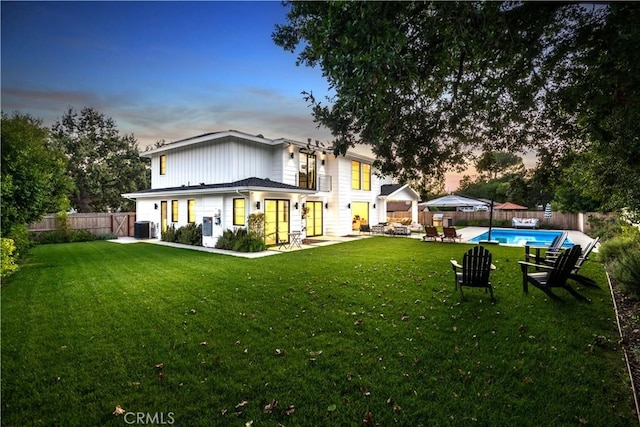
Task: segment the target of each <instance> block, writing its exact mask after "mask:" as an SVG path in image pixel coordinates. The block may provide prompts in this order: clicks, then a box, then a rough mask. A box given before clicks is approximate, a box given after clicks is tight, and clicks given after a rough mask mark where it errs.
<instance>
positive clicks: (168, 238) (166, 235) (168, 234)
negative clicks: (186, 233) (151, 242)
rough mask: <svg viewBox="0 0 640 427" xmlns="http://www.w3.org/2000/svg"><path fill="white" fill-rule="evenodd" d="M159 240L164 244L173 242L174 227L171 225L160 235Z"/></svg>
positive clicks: (174, 236)
mask: <svg viewBox="0 0 640 427" xmlns="http://www.w3.org/2000/svg"><path fill="white" fill-rule="evenodd" d="M160 240H162V241H165V242H175V241H176V227H175V226H174V225H173V224H171V225H170V226H168V227H167V229H166V230H165V231H163V232H162V233H160Z"/></svg>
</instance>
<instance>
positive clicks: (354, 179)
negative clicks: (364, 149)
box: [351, 160, 360, 190]
mask: <svg viewBox="0 0 640 427" xmlns="http://www.w3.org/2000/svg"><path fill="white" fill-rule="evenodd" d="M351 188H353V189H354V190H359V189H360V162H356V161H355V160H354V161H352V162H351Z"/></svg>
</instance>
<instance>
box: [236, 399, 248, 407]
mask: <svg viewBox="0 0 640 427" xmlns="http://www.w3.org/2000/svg"><path fill="white" fill-rule="evenodd" d="M248 404H249V401H248V400H243V401H242V402H240V403H238V404H237V405H236V406H235V408H236V409H238V408H242V407H244V406H247V405H248Z"/></svg>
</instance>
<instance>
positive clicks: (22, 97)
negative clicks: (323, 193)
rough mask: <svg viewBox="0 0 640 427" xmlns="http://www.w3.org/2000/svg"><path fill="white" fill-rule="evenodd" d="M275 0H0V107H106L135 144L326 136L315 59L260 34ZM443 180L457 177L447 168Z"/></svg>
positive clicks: (50, 110) (267, 29)
mask: <svg viewBox="0 0 640 427" xmlns="http://www.w3.org/2000/svg"><path fill="white" fill-rule="evenodd" d="M287 10H288V9H287V8H286V7H284V6H282V5H281V3H280V2H276V1H264V2H242V1H233V2H232V1H229V2H12V1H9V2H7V1H3V2H2V81H1V83H2V111H3V112H5V113H11V112H12V111H20V112H22V113H29V114H31V115H33V116H35V117H39V118H41V119H43V120H44V123H45V125H52V124H53V123H54V122H56V121H57V120H58V119H59V118H60V117H61V116H62V115H63V114H64V113H65V111H66V110H67V109H68V108H69V107H73V108H74V109H76V110H77V111H80V110H81V109H82V108H84V107H93V108H95V109H97V110H98V111H100V112H102V113H104V114H105V115H107V116H109V117H112V118H113V119H114V120H115V121H116V124H117V127H118V130H119V131H120V133H121V134H129V133H133V134H134V135H135V137H136V139H137V140H138V142H139V143H140V146H141V147H144V146H146V145H148V144H152V143H154V142H156V141H159V140H163V139H164V140H166V141H168V142H170V141H175V140H179V139H183V138H187V137H191V136H195V135H199V134H202V133H206V132H214V131H221V130H229V129H235V130H239V131H243V132H247V133H251V134H263V135H264V136H265V137H267V138H279V137H286V138H292V139H296V140H299V141H306V140H307V138H312V139H314V140H316V139H317V140H320V141H330V139H331V135H330V133H329V132H328V131H327V130H326V129H318V128H317V125H316V124H315V123H314V122H313V120H312V117H311V110H310V108H309V107H308V106H307V103H306V102H305V101H304V100H303V99H302V95H301V92H302V91H313V93H314V95H316V97H323V96H325V95H326V93H327V83H326V81H325V80H324V78H323V77H322V72H321V70H320V69H312V68H308V67H305V66H300V67H297V66H296V65H295V63H296V55H295V54H292V53H289V52H286V51H284V50H283V49H282V48H280V47H278V46H276V45H275V43H274V42H273V41H272V40H271V33H272V32H273V31H274V28H275V25H276V24H284V23H285V22H286V13H287ZM447 182H448V183H447V188H448V189H449V190H453V189H455V187H457V177H456V176H454V175H450V176H449V178H448V181H447Z"/></svg>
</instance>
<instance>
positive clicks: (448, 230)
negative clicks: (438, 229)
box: [440, 227, 462, 242]
mask: <svg viewBox="0 0 640 427" xmlns="http://www.w3.org/2000/svg"><path fill="white" fill-rule="evenodd" d="M442 232H443V233H442V236H441V237H440V239H441V240H442V241H443V242H444V239H449V240H451V241H452V242H455V241H456V239H458V240H460V241H462V236H460V235H459V234H458V233H457V232H456V228H455V227H443V228H442Z"/></svg>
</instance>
